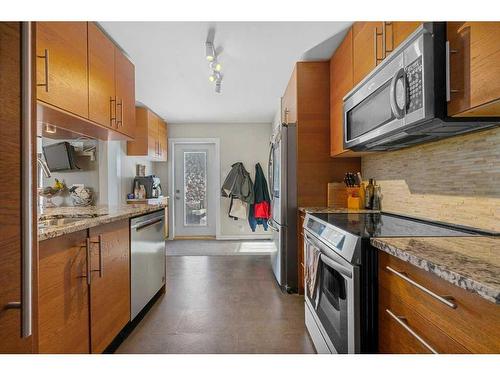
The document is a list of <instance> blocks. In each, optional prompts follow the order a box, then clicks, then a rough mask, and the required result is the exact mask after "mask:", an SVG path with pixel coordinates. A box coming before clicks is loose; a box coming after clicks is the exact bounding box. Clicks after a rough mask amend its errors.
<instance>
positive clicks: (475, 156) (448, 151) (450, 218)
mask: <svg viewBox="0 0 500 375" xmlns="http://www.w3.org/2000/svg"><path fill="white" fill-rule="evenodd" d="M361 160H362V161H361V168H362V173H363V177H364V178H365V179H368V178H371V177H373V178H375V179H376V180H377V183H379V184H380V186H381V189H382V209H383V210H384V211H387V212H394V213H401V214H405V215H410V216H415V217H420V218H427V219H431V220H438V221H443V222H448V223H455V224H461V225H466V226H472V227H476V228H481V229H486V230H493V231H499V232H500V128H495V129H490V130H486V131H481V132H476V133H471V134H467V135H462V136H457V137H453V138H448V139H444V140H441V141H438V142H432V143H427V144H423V145H418V146H414V147H411V148H407V149H403V150H398V151H392V152H381V153H378V154H373V155H368V156H364V157H363V158H362V159H361Z"/></svg>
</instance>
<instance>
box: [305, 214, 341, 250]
mask: <svg viewBox="0 0 500 375" xmlns="http://www.w3.org/2000/svg"><path fill="white" fill-rule="evenodd" d="M306 227H307V229H309V230H310V231H311V232H313V233H315V234H316V235H317V236H318V237H320V238H322V239H323V240H324V241H326V242H328V243H331V244H332V245H333V246H334V247H336V248H337V249H338V250H342V245H343V244H344V238H345V234H342V233H340V232H338V231H336V230H334V229H333V228H331V227H329V226H326V225H325V224H323V223H320V222H319V221H315V220H308V221H307V223H306Z"/></svg>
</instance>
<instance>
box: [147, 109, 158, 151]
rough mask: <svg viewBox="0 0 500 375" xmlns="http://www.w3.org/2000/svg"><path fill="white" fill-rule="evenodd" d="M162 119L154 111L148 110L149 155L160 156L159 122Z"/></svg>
mask: <svg viewBox="0 0 500 375" xmlns="http://www.w3.org/2000/svg"><path fill="white" fill-rule="evenodd" d="M159 121H160V119H159V118H158V116H156V115H155V114H154V113H153V112H151V111H148V155H149V156H151V157H153V158H158V155H159V153H158V127H159V125H158V123H159Z"/></svg>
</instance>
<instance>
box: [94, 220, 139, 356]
mask: <svg viewBox="0 0 500 375" xmlns="http://www.w3.org/2000/svg"><path fill="white" fill-rule="evenodd" d="M89 237H90V242H91V244H90V249H91V250H90V258H91V269H92V276H91V280H92V282H91V283H90V337H91V352H92V353H102V352H103V351H104V350H105V349H106V348H107V347H108V345H109V344H110V343H111V342H112V341H113V339H114V338H115V337H116V335H118V333H119V332H120V331H121V330H122V328H123V327H124V326H125V325H126V324H127V323H128V322H129V321H130V266H129V263H130V256H129V254H130V241H129V223H128V220H122V221H117V222H114V223H110V224H106V225H102V226H99V227H94V228H91V229H89Z"/></svg>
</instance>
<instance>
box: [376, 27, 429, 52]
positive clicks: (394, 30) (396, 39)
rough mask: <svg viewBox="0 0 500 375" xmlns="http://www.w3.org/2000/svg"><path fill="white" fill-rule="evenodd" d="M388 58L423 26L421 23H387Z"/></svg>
mask: <svg viewBox="0 0 500 375" xmlns="http://www.w3.org/2000/svg"><path fill="white" fill-rule="evenodd" d="M384 24H385V26H384V27H385V35H384V36H385V39H386V52H385V53H386V57H387V56H388V55H389V53H390V52H392V51H394V50H395V49H396V48H397V47H398V46H399V45H400V44H401V43H402V42H404V41H405V39H406V38H408V37H409V36H410V35H411V34H412V33H413V32H414V31H415V30H416V29H417V28H418V27H419V26H420V25H421V24H422V22H420V21H411V22H408V21H392V22H385V23H384Z"/></svg>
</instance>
